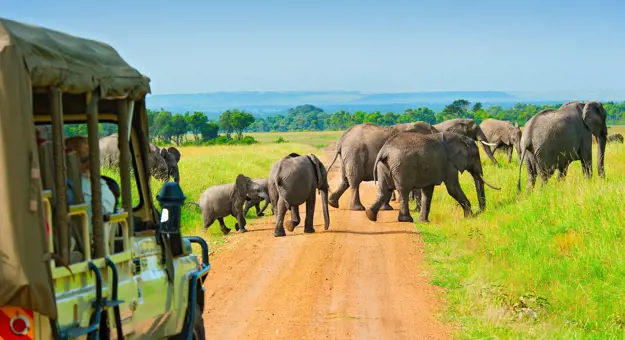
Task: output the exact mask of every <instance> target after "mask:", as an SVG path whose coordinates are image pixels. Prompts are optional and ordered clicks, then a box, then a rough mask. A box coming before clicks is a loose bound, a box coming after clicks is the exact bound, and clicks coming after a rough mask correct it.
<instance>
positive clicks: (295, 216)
mask: <svg viewBox="0 0 625 340" xmlns="http://www.w3.org/2000/svg"><path fill="white" fill-rule="evenodd" d="M287 210H291V219H290V220H287V221H286V222H285V223H284V227H285V228H286V230H288V231H293V230H294V229H295V227H297V226H298V225H299V223H300V222H301V220H300V217H299V206H297V205H294V206H292V207H291V208H290V209H289V208H288V207H287Z"/></svg>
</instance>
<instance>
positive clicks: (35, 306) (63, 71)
mask: <svg viewBox="0 0 625 340" xmlns="http://www.w3.org/2000/svg"><path fill="white" fill-rule="evenodd" d="M50 87H58V88H59V89H60V90H61V91H62V92H64V93H71V94H81V93H89V92H90V91H98V92H99V95H100V98H101V99H116V98H130V99H133V100H140V99H143V98H144V97H145V95H146V94H147V93H150V79H149V78H148V77H146V76H144V75H142V74H141V73H139V72H138V71H137V70H136V69H134V68H133V67H131V66H130V65H129V64H128V63H126V62H125V61H124V60H123V59H122V58H121V56H120V55H119V54H118V53H117V51H115V49H113V48H112V47H111V46H109V45H107V44H104V43H101V42H98V41H94V40H89V39H84V38H79V37H75V36H72V35H68V34H65V33H61V32H58V31H54V30H51V29H46V28H42V27H37V26H32V25H28V24H24V23H19V22H16V21H13V20H8V19H4V18H0V188H1V189H0V229H1V230H0V234H1V235H2V237H0V254H1V256H0V306H7V305H8V306H17V307H22V308H28V309H31V310H33V311H35V312H38V313H41V314H43V315H45V316H47V317H49V318H51V319H57V310H56V302H55V296H54V287H53V283H52V274H51V269H50V261H49V253H48V252H49V249H48V245H47V244H48V243H47V241H46V228H45V220H44V212H43V205H42V197H41V181H40V179H39V177H40V173H39V164H38V162H39V161H38V157H37V156H36V155H37V146H36V138H35V129H34V124H35V123H34V117H33V89H40V88H42V89H46V88H50ZM98 92H96V93H98Z"/></svg>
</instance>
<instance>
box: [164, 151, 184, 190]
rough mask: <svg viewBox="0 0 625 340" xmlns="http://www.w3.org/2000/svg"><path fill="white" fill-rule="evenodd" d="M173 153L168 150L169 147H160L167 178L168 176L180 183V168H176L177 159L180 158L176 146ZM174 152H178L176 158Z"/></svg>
mask: <svg viewBox="0 0 625 340" xmlns="http://www.w3.org/2000/svg"><path fill="white" fill-rule="evenodd" d="M173 149H174V150H175V152H174V153H172V152H170V151H169V149H165V148H163V149H161V157H163V159H164V160H165V163H167V179H169V177H173V178H174V182H176V183H180V169H179V168H178V159H180V153H179V152H178V150H177V149H176V148H173ZM176 154H178V158H176Z"/></svg>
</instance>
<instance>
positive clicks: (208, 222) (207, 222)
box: [202, 216, 230, 231]
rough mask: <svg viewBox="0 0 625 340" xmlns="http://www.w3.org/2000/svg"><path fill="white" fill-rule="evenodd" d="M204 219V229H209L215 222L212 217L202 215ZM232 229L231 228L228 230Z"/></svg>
mask: <svg viewBox="0 0 625 340" xmlns="http://www.w3.org/2000/svg"><path fill="white" fill-rule="evenodd" d="M202 218H203V219H204V229H208V227H210V226H211V225H213V223H215V219H214V218H211V217H204V216H203V217H202ZM222 231H223V230H222ZM228 231H230V230H228Z"/></svg>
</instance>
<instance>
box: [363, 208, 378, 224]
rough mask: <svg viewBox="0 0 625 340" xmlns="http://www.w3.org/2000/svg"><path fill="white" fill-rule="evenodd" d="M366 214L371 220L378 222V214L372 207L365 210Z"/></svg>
mask: <svg viewBox="0 0 625 340" xmlns="http://www.w3.org/2000/svg"><path fill="white" fill-rule="evenodd" d="M365 215H367V218H368V219H369V221H373V222H376V221H377V220H378V216H377V215H378V214H376V213H374V212H373V210H371V209H367V211H365Z"/></svg>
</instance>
